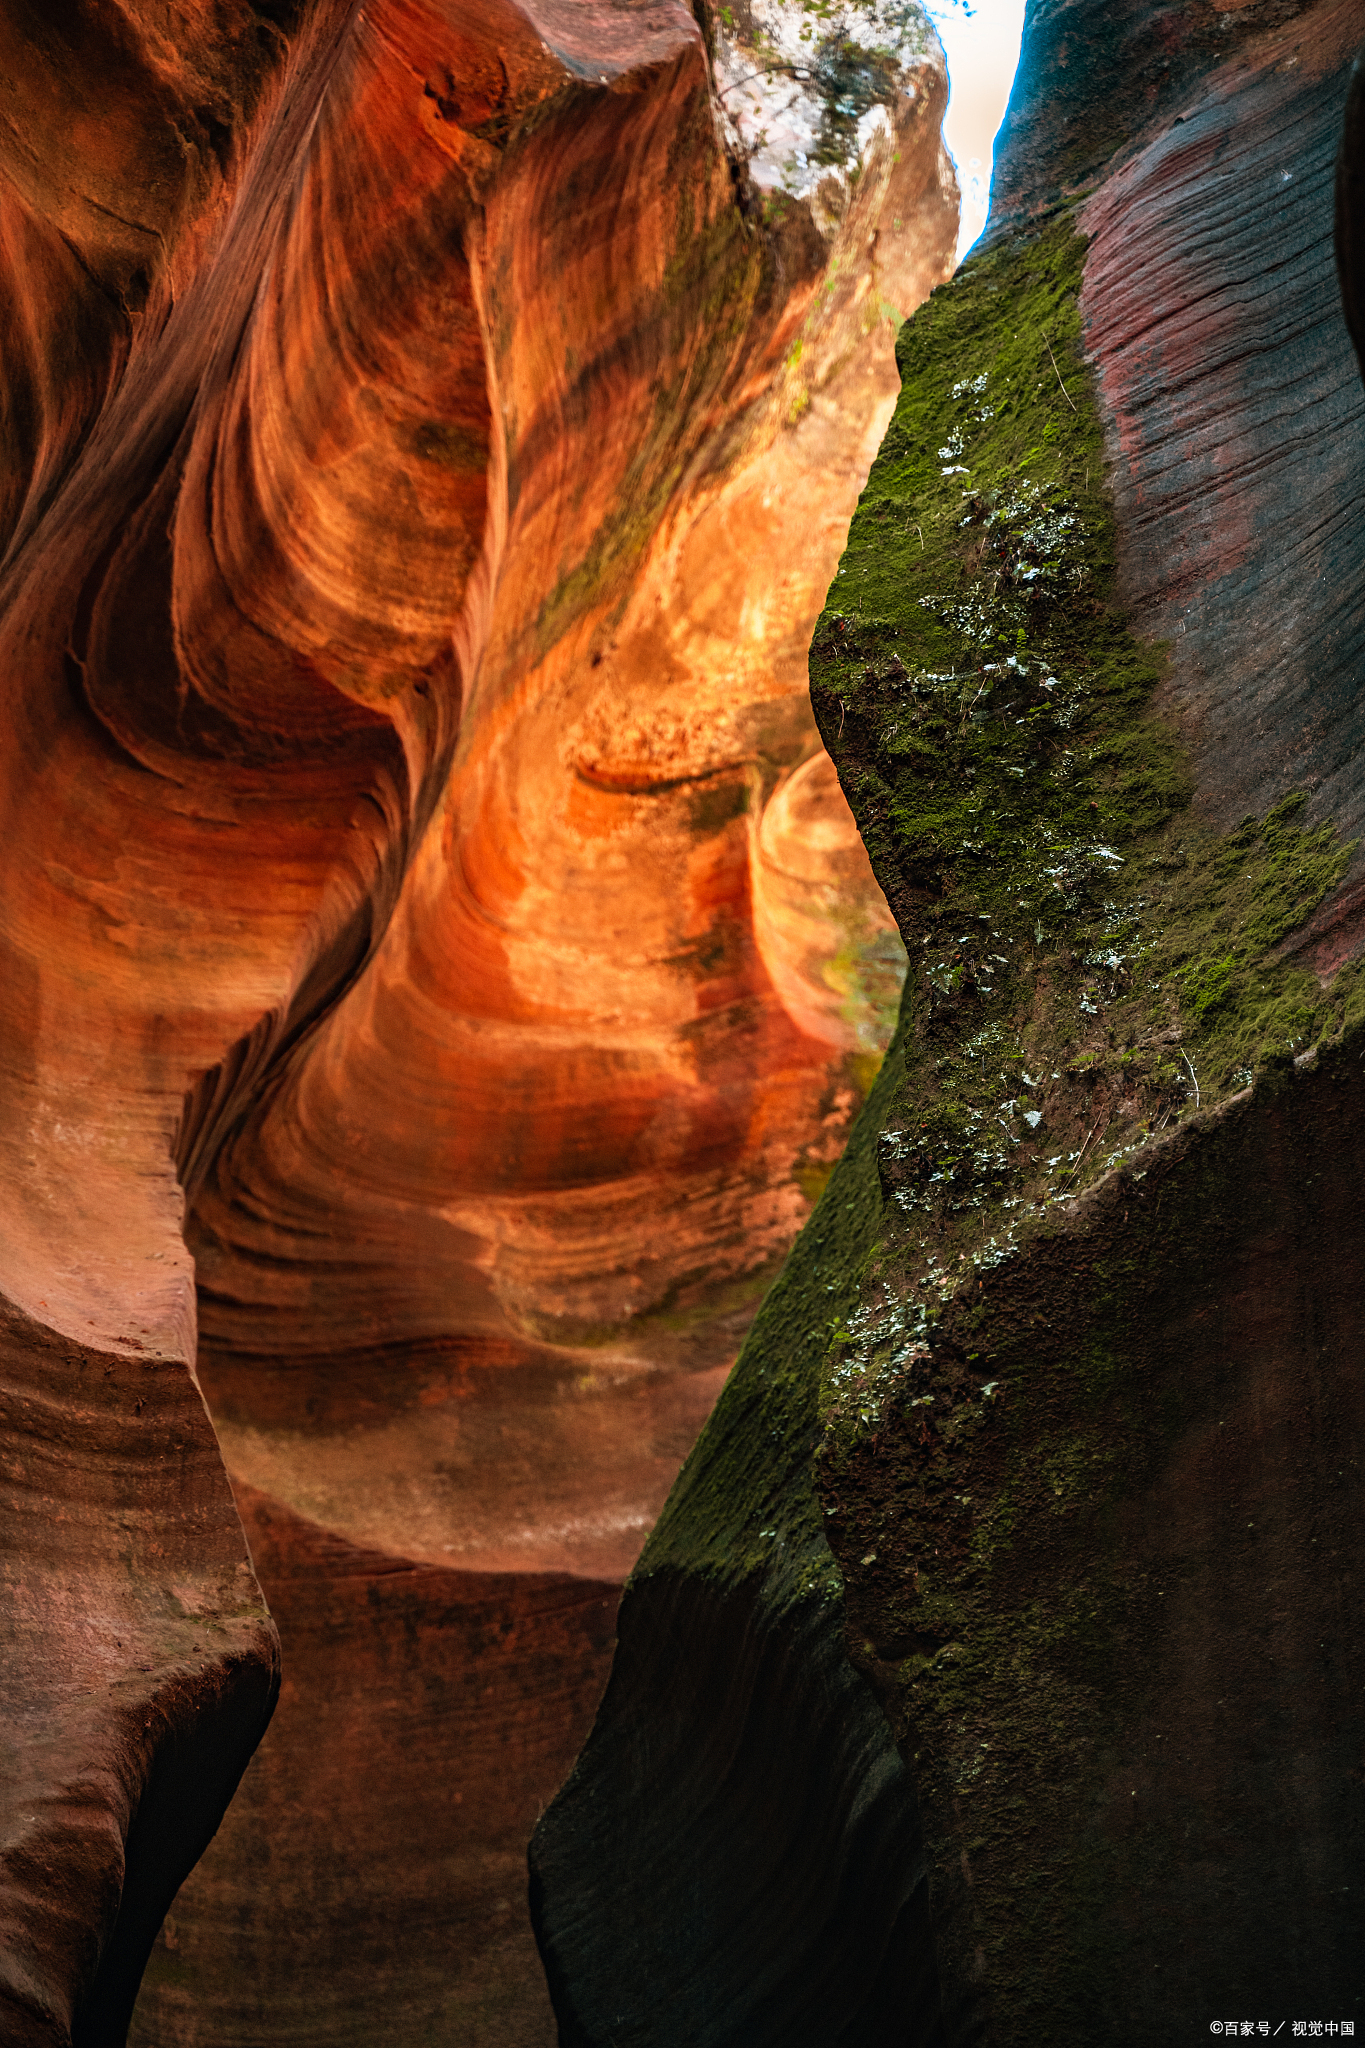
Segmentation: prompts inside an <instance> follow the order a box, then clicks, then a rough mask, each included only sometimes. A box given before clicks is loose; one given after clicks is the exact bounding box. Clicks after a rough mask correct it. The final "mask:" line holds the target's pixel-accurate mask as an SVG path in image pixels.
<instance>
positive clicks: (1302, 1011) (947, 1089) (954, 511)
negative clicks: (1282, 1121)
mask: <svg viewBox="0 0 1365 2048" xmlns="http://www.w3.org/2000/svg"><path fill="white" fill-rule="evenodd" d="M1084 253H1085V241H1084V238H1083V237H1082V236H1081V235H1080V234H1078V233H1077V232H1076V231H1075V229H1074V227H1073V225H1072V223H1071V221H1070V220H1069V219H1068V218H1065V217H1064V218H1062V219H1061V220H1058V221H1057V222H1055V223H1054V224H1053V225H1052V226H1051V227H1050V228H1048V229H1047V230H1046V231H1045V232H1044V233H1042V234H1040V235H1039V236H1038V237H1037V238H1036V239H1034V240H1031V241H1027V242H1024V243H1023V244H1017V243H1016V244H1011V245H1008V246H1006V247H1004V248H1001V249H997V250H996V251H995V252H993V253H991V254H988V255H985V256H983V257H980V258H978V259H977V260H976V261H975V262H973V263H970V264H969V265H968V266H967V267H966V268H965V269H964V270H963V271H962V272H960V273H959V275H958V277H957V278H955V279H954V281H953V283H952V284H951V285H948V286H944V287H942V288H941V289H940V290H939V291H938V292H936V293H935V294H934V296H933V298H932V299H931V300H930V302H929V304H928V305H927V306H926V307H924V308H923V310H922V311H921V313H920V314H919V315H918V316H917V317H916V319H915V320H913V321H912V322H910V323H909V324H908V325H907V327H906V328H905V329H904V331H903V333H902V337H901V341H900V346H899V355H900V362H901V368H902V374H903V376H904V380H905V388H904V392H903V395H902V397H901V400H900V403H899V405H898V407H897V410H896V415H895V419H894V420H893V422H892V425H891V428H890V431H889V433H888V435H887V438H886V441H885V444H884V445H883V448H882V452H881V455H880V457H879V458H878V461H877V463H876V465H875V467H874V469H873V472H872V476H871V479H870V481H869V484H868V488H867V491H866V493H865V495H864V497H863V501H862V504H861V506H860V508H859V511H858V514H857V516H856V518H855V520H854V523H853V529H852V532H851V534H850V538H849V546H848V551H847V553H846V555H845V557H844V560H843V564H842V566H841V568H840V572H839V575H838V578H837V580H836V582H835V585H834V588H833V590H832V592H831V595H830V603H829V607H828V608H827V610H826V612H825V614H824V616H823V617H822V619H821V621H820V625H819V627H818V629H817V632H816V637H815V644H814V647H813V650H812V656H811V682H812V695H813V698H814V701H815V704H816V708H817V715H818V717H819V719H820V723H821V726H822V729H823V731H824V734H825V737H826V740H827V742H828V744H829V745H830V746H831V748H832V749H833V750H834V751H835V753H836V756H837V758H838V760H839V763H840V770H841V774H842V776H843V779H844V782H845V786H846V788H847V789H848V792H849V795H850V797H851V799H852V801H853V804H854V806H855V809H856V811H857V813H858V816H859V819H860V821H861V823H862V826H863V830H864V833H865V836H866V839H867V843H868V847H869V850H870V851H871V854H872V859H873V864H874V866H875V868H876V870H877V873H878V877H879V879H880V880H881V882H882V885H883V887H884V888H885V889H886V891H887V894H888V896H889V898H890V900H891V902H892V904H893V906H894V908H895V910H896V914H897V918H898V920H899V922H900V924H901V927H902V932H903V934H904V936H905V939H906V943H907V946H908V949H909V953H910V963H911V965H910V982H909V990H908V995H907V1001H908V1003H909V1005H910V1008H909V1012H908V1015H909V1019H910V1024H911V1030H910V1034H909V1036H908V1038H907V1048H908V1050H907V1055H906V1067H905V1085H904V1090H903V1093H902V1097H901V1113H900V1115H899V1117H898V1118H897V1119H893V1123H894V1125H895V1127H894V1128H893V1127H888V1129H887V1131H886V1132H885V1134H884V1136H883V1139H882V1168H883V1177H884V1179H885V1181H886V1183H887V1187H888V1192H889V1193H890V1196H891V1199H892V1202H893V1205H894V1207H895V1208H896V1210H897V1211H899V1212H900V1214H901V1215H902V1216H903V1217H904V1218H906V1219H907V1220H908V1221H912V1222H913V1223H914V1224H915V1225H916V1226H917V1227H918V1233H919V1234H918V1240H917V1243H916V1249H917V1251H919V1252H921V1253H922V1254H923V1255H924V1257H923V1260H922V1261H921V1263H922V1264H923V1265H924V1268H925V1271H926V1272H927V1271H928V1270H929V1269H930V1268H931V1267H932V1268H935V1269H937V1268H938V1267H941V1266H942V1264H943V1261H944V1258H945V1256H948V1255H949V1254H951V1258H952V1259H953V1260H954V1261H956V1262H957V1263H958V1264H959V1265H960V1266H962V1267H963V1269H964V1270H965V1269H966V1268H967V1267H968V1266H969V1265H970V1263H971V1261H972V1258H973V1256H975V1257H976V1258H977V1259H978V1260H979V1258H980V1257H981V1256H982V1254H983V1253H984V1254H986V1255H990V1253H991V1248H992V1246H994V1249H995V1251H996V1252H998V1251H999V1250H1000V1249H1001V1248H1003V1246H1005V1245H1006V1244H1008V1243H1012V1242H1013V1241H1014V1240H1015V1238H1016V1236H1017V1232H1018V1229H1019V1227H1020V1225H1021V1223H1022V1222H1024V1221H1025V1220H1026V1219H1027V1218H1028V1217H1029V1216H1031V1215H1033V1214H1034V1213H1036V1212H1037V1211H1038V1210H1039V1209H1040V1208H1043V1207H1045V1206H1046V1205H1047V1204H1048V1203H1049V1202H1050V1201H1053V1200H1056V1199H1058V1198H1062V1199H1071V1198H1072V1197H1074V1196H1075V1195H1076V1194H1077V1193H1078V1192H1079V1190H1080V1189H1081V1188H1082V1187H1083V1186H1085V1185H1086V1184H1087V1183H1088V1182H1089V1181H1091V1180H1093V1179H1094V1178H1096V1177H1097V1176H1098V1175H1099V1174H1100V1173H1102V1172H1103V1171H1105V1170H1106V1169H1107V1168H1108V1167H1110V1166H1112V1165H1113V1164H1114V1163H1115V1161H1116V1160H1117V1159H1119V1158H1121V1157H1123V1156H1125V1154H1127V1153H1130V1152H1132V1151H1133V1150H1134V1149H1135V1148H1136V1147H1139V1146H1141V1145H1142V1144H1143V1143H1144V1142H1146V1141H1147V1140H1148V1139H1149V1138H1150V1137H1151V1136H1152V1135H1154V1134H1155V1133H1156V1132H1157V1131H1158V1130H1161V1129H1165V1128H1167V1127H1169V1126H1170V1125H1171V1124H1172V1123H1173V1122H1175V1121H1178V1119H1179V1117H1180V1116H1181V1115H1182V1114H1184V1113H1185V1112H1186V1111H1187V1110H1188V1109H1192V1108H1194V1107H1196V1106H1202V1107H1207V1106H1209V1105H1210V1104H1212V1103H1213V1102H1216V1101H1218V1100H1221V1099H1222V1098H1223V1097H1225V1096H1226V1095H1228V1094H1230V1093H1235V1092H1236V1091H1237V1090H1238V1089H1239V1088H1242V1087H1245V1086H1246V1085H1247V1084H1248V1083H1249V1082H1250V1080H1251V1077H1252V1073H1253V1071H1254V1069H1255V1067H1256V1065H1257V1064H1258V1062H1259V1061H1261V1060H1262V1059H1264V1058H1266V1057H1267V1056H1269V1055H1271V1054H1273V1053H1275V1052H1279V1051H1298V1050H1302V1049H1303V1048H1304V1047H1306V1046H1308V1045H1310V1044H1314V1043H1316V1042H1317V1041H1318V1040H1319V1039H1320V1038H1321V1037H1323V1036H1324V1034H1329V1035H1330V1034H1334V1033H1336V1032H1339V1031H1340V1030H1341V1028H1342V1027H1343V1025H1344V1023H1345V1022H1346V1021H1347V1019H1348V1017H1354V1016H1355V1015H1357V1014H1360V1013H1361V1010H1362V1006H1363V1005H1365V997H1363V996H1362V992H1361V981H1360V977H1359V974H1358V973H1356V972H1354V971H1352V972H1351V973H1349V974H1347V975H1343V976H1340V977H1338V979H1337V981H1336V983H1335V984H1334V985H1333V987H1332V989H1331V990H1330V992H1325V991H1324V990H1323V988H1322V987H1321V985H1320V984H1319V982H1318V980H1317V978H1316V976H1315V975H1313V974H1312V973H1310V972H1309V971H1308V970H1306V969H1305V968H1303V967H1300V966H1297V965H1295V964H1294V962H1293V961H1292V959H1289V958H1286V957H1284V956H1283V955H1282V953H1281V952H1280V951H1279V950H1278V949H1279V947H1280V943H1281V941H1283V940H1284V938H1285V937H1286V936H1287V935H1288V934H1289V933H1290V932H1292V931H1293V930H1294V929H1295V928H1297V927H1298V926H1300V925H1302V924H1303V922H1304V920H1305V919H1306V918H1307V916H1308V915H1309V913H1310V912H1311V911H1312V910H1314V909H1315V908H1316V907H1317V905H1318V904H1319V903H1320V902H1321V901H1322V899H1323V898H1324V896H1326V894H1327V892H1328V891H1329V890H1330V889H1331V888H1332V886H1333V885H1334V884H1335V883H1336V882H1337V881H1338V880H1339V879H1340V877H1341V875H1342V873H1343V872H1344V870H1345V867H1346V864H1347V861H1348V859H1349V856H1350V852H1351V850H1352V849H1351V847H1350V845H1348V844H1343V843H1342V842H1341V841H1340V840H1339V839H1338V837H1337V836H1336V835H1335V833H1334V832H1333V830H1332V828H1331V827H1330V826H1319V827H1317V828H1315V829H1312V830H1309V829H1306V828H1305V827H1304V826H1303V824H1302V822H1301V812H1302V807H1303V802H1304V796H1303V792H1302V791H1299V790H1296V789H1295V788H1294V787H1293V786H1292V781H1291V780H1290V777H1288V776H1287V777H1286V781H1287V783H1288V784H1289V786H1287V787H1286V788H1285V790H1284V792H1283V794H1282V796H1281V798H1280V800H1279V802H1277V803H1276V804H1275V805H1274V807H1273V808H1272V809H1271V810H1270V811H1269V812H1268V814H1267V815H1266V816H1265V817H1263V818H1259V819H1258V818H1250V817H1249V818H1247V819H1246V820H1245V821H1244V823H1243V824H1242V825H1241V826H1240V827H1239V828H1238V830H1236V831H1235V832H1233V833H1230V834H1223V833H1219V832H1217V831H1215V830H1213V829H1211V828H1210V827H1209V826H1208V825H1206V824H1205V823H1204V822H1203V821H1202V819H1201V817H1200V813H1199V808H1198V805H1197V804H1195V803H1193V802H1192V797H1193V794H1194V789H1193V782H1192V779H1191V776H1190V773H1189V770H1188V768H1187V765H1186V762H1185V759H1184V750H1183V747H1182V745H1181V742H1180V739H1179V737H1178V734H1177V733H1176V731H1175V730H1174V728H1173V726H1172V724H1171V722H1170V718H1169V714H1168V713H1167V712H1164V711H1163V710H1159V709H1157V708H1155V707H1154V701H1153V700H1154V696H1159V691H1158V686H1159V684H1160V682H1161V680H1162V670H1163V665H1164V664H1163V655H1162V651H1161V650H1160V649H1159V648H1152V647H1150V646H1145V645H1143V644H1141V643H1140V642H1139V641H1138V640H1137V639H1136V638H1135V636H1134V634H1133V633H1132V631H1131V630H1130V628H1129V625H1128V623H1127V621H1126V619H1125V617H1124V614H1123V612H1122V610H1121V609H1120V608H1119V607H1118V605H1117V604H1116V602H1115V597H1114V575H1115V571H1114V558H1115V534H1114V520H1113V513H1112V507H1111V504H1110V500H1109V495H1108V483H1107V474H1106V464H1105V461H1104V450H1103V429H1102V425H1101V421H1100V418H1099V413H1098V408H1097V405H1096V401H1095V394H1094V390H1093V380H1092V377H1091V374H1090V371H1089V370H1088V368H1087V367H1086V365H1085V363H1084V360H1083V357H1082V354H1081V322H1080V313H1079V309H1078V304H1077V294H1078V290H1079V285H1080V276H1081V268H1082V263H1083V260H1084ZM911 1234H912V1235H913V1234H914V1233H913V1231H912V1233H911ZM940 1291H941V1279H940V1278H939V1277H935V1279H934V1281H933V1284H932V1289H931V1292H932V1294H933V1296H934V1297H936V1296H937V1294H938V1293H939V1292H940Z"/></svg>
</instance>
